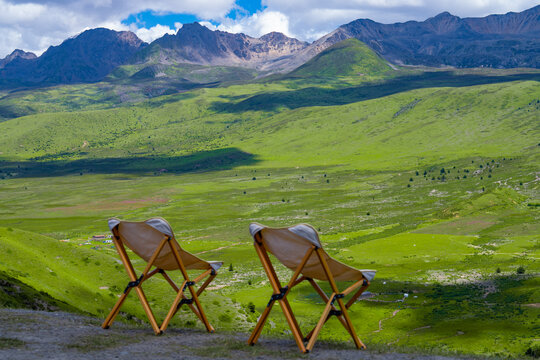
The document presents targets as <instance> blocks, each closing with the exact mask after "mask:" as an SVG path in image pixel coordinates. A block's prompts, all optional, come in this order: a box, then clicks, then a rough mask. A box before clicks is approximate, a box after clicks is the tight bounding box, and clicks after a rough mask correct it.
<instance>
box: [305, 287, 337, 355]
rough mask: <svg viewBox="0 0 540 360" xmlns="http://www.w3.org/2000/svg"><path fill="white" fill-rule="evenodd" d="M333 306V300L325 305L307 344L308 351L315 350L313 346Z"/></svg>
mask: <svg viewBox="0 0 540 360" xmlns="http://www.w3.org/2000/svg"><path fill="white" fill-rule="evenodd" d="M334 295H335V293H334V294H332V296H331V299H333V298H334ZM331 308H332V301H328V302H327V303H326V306H325V307H324V311H323V313H322V315H321V318H320V319H319V322H318V323H317V326H315V329H313V333H312V335H311V338H310V339H309V342H308V344H307V346H306V349H307V350H308V351H311V350H313V346H314V345H315V341H317V336H319V333H320V332H321V329H322V327H323V325H324V323H325V322H326V319H327V318H328V315H329V314H330V309H331Z"/></svg>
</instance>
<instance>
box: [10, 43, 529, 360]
mask: <svg viewBox="0 0 540 360" xmlns="http://www.w3.org/2000/svg"><path fill="white" fill-rule="evenodd" d="M354 46H356V45H354ZM346 50H347V51H348V50H350V49H349V48H347V49H346ZM357 50H358V49H357ZM361 50H362V48H360V50H359V51H361ZM330 55H331V54H330ZM324 56H328V54H322V56H321V57H324ZM354 56H355V53H354V52H353V53H351V57H352V58H354ZM371 60H373V61H374V63H370V64H371V65H369V64H368V65H369V66H375V67H376V66H378V65H381V64H379V63H378V61H380V59H378V58H373V59H371ZM320 61H324V60H320ZM323 64H324V63H323ZM319 65H320V64H317V63H315V64H313V63H308V64H306V65H305V67H304V70H302V68H300V69H299V70H298V71H297V73H293V74H292V75H291V76H289V77H278V76H274V77H271V78H268V79H266V80H261V79H259V80H256V81H252V82H246V83H244V84H236V85H228V86H225V85H226V84H222V86H218V87H205V88H200V89H194V90H191V91H187V92H183V93H176V94H172V95H166V96H158V97H155V98H153V99H151V100H146V101H139V100H141V99H139V100H137V101H136V102H134V103H130V105H126V104H125V103H122V104H123V105H122V106H119V107H117V105H119V104H120V103H121V101H120V100H118V99H116V98H114V96H116V95H112V93H111V94H110V95H111V98H110V99H111V100H110V103H107V101H109V100H104V98H103V97H105V96H108V95H107V94H108V93H107V91H108V90H106V89H105V88H103V90H104V91H98V90H96V89H98V87H100V86H106V85H105V83H99V84H91V85H75V86H71V87H57V88H49V89H45V90H33V91H26V92H20V93H19V94H18V95H17V93H12V94H6V95H5V97H4V98H2V99H0V110H1V109H6V106H8V105H9V104H11V105H10V106H13V107H12V108H10V109H11V110H13V112H12V113H11V115H10V116H6V117H5V121H3V122H1V123H0V133H1V134H2V138H1V140H0V254H2V255H1V257H0V280H3V281H7V280H6V279H14V280H13V281H18V282H21V283H22V284H25V286H28V287H30V288H32V289H34V290H35V291H36V293H39V292H42V294H41V295H42V296H44V297H45V298H47V299H48V298H52V299H54V301H57V302H58V303H59V304H61V305H58V306H59V307H61V308H67V309H70V310H72V311H80V312H85V313H89V314H92V315H94V316H97V317H101V318H103V317H104V316H105V315H106V314H107V312H108V311H109V309H110V308H111V307H112V305H113V304H114V302H115V300H116V299H117V296H118V295H119V294H120V293H121V292H122V291H123V290H124V287H125V285H126V284H127V281H128V279H127V276H126V274H125V273H124V270H123V268H122V266H121V264H120V263H119V261H118V257H117V255H116V253H115V250H114V249H113V248H112V247H111V244H106V243H103V242H97V241H91V240H89V239H90V238H91V237H92V236H93V235H96V234H107V233H108V228H107V222H106V220H107V218H109V217H112V216H116V217H119V218H122V219H128V220H142V219H147V218H149V217H152V216H161V217H164V218H166V219H167V220H168V221H169V222H170V223H171V224H172V226H173V229H174V230H175V233H176V237H177V238H178V239H179V241H180V244H181V245H182V246H183V247H184V248H185V249H187V250H188V251H191V252H193V253H195V254H198V255H199V256H200V257H202V258H204V259H208V260H222V261H224V262H225V265H224V267H223V268H222V269H221V270H220V273H219V276H218V277H217V278H216V280H215V282H214V283H213V284H212V288H210V289H209V291H208V292H206V293H205V295H204V296H203V304H204V306H205V307H206V309H207V311H208V313H209V318H210V321H211V323H212V324H213V325H214V327H215V328H216V330H217V331H223V332H227V331H243V332H249V331H250V330H251V328H252V327H253V326H254V324H255V322H256V319H257V316H258V315H259V314H260V312H262V311H263V309H264V307H265V306H266V304H267V303H268V300H269V297H270V295H271V291H270V287H269V285H268V282H267V279H266V278H265V276H264V272H263V270H262V268H261V266H260V263H259V261H258V259H257V257H256V254H255V251H254V249H253V247H252V240H251V239H250V236H249V233H248V225H249V223H250V222H252V221H257V222H260V223H263V224H267V225H270V226H286V225H292V224H296V223H301V222H305V223H310V224H312V225H313V226H314V227H315V228H316V229H317V230H318V231H319V233H320V234H321V238H322V241H323V244H324V246H325V248H326V250H327V251H328V252H329V253H330V254H331V255H332V256H334V257H336V258H337V259H339V260H341V261H343V262H346V263H348V264H351V265H352V266H355V267H357V268H360V269H376V270H377V271H378V273H377V277H376V278H375V280H374V281H373V283H372V286H371V287H370V289H369V292H370V293H369V294H367V295H366V296H365V297H364V298H362V299H361V301H359V302H358V304H356V305H355V306H354V307H352V311H351V315H352V318H353V322H354V324H355V326H356V327H357V330H358V332H359V335H360V337H361V338H362V340H363V341H364V342H365V343H366V344H367V346H368V347H371V348H374V349H381V350H384V349H387V348H389V347H390V348H391V349H398V350H400V351H417V352H427V353H433V354H438V353H443V354H448V353H450V354H465V355H471V354H475V355H486V356H499V357H512V358H515V357H523V356H525V353H526V351H527V349H529V348H530V347H532V346H536V345H535V344H536V343H537V341H538V338H539V337H540V333H539V328H538V318H539V316H540V310H539V307H538V304H539V302H540V291H539V290H538V289H539V288H540V287H539V285H540V284H539V280H538V279H539V278H538V273H539V271H540V269H539V265H538V257H539V249H540V245H539V241H540V236H539V234H540V232H539V230H540V229H539V223H540V222H539V217H540V213H539V211H540V209H539V207H538V204H539V203H540V196H539V194H540V193H539V186H540V182H539V180H538V179H539V176H540V175H539V173H538V166H539V164H540V158H539V154H540V146H539V145H540V144H539V140H538V139H539V134H540V128H539V124H540V122H539V119H540V116H539V115H540V87H539V86H538V73H537V72H534V71H529V72H528V71H524V70H516V71H512V72H508V71H507V72H494V71H493V70H490V71H488V70H474V71H473V70H470V71H461V70H460V71H455V72H450V71H422V70H420V69H400V70H392V69H390V70H388V69H387V68H386V67H387V65H385V64H382V65H384V66H385V68H384V71H383V70H382V68H380V69H381V71H382V73H381V74H378V73H376V71H375V70H373V69H372V70H370V71H373V72H374V73H375V75H377V76H379V77H378V78H377V79H375V78H372V79H357V78H356V77H355V75H354V74H355V73H356V72H358V71H363V70H361V69H360V68H356V67H352V70H351V71H349V72H346V73H343V74H335V73H329V74H326V73H321V74H318V76H317V77H316V78H314V79H311V80H310V77H309V76H307V75H306V74H305V73H302V71H307V74H308V75H309V74H310V73H313V72H316V69H318V66H319ZM382 65H381V66H382ZM366 66H367V65H366ZM327 68H328V67H327V66H322V69H323V70H324V69H327ZM305 69H308V70H309V69H311V70H309V71H308V70H305ZM370 69H371V68H370ZM141 70H143V69H139V68H122V69H119V70H117V71H118V73H113V75H111V76H112V77H113V78H114V79H111V81H112V82H114V81H117V82H121V81H124V82H125V83H124V85H123V86H127V85H126V84H127V82H128V80H126V79H129V78H131V77H133V76H135V74H137V72H139V71H141ZM150 70H152V69H150ZM150 70H148V71H150ZM154 70H156V69H154ZM157 70H159V71H161V70H163V71H165V72H167V71H168V72H172V71H173V70H174V69H157ZM176 70H177V71H178V72H179V73H180V72H181V71H184V72H186V73H187V72H189V73H190V74H192V72H193V71H195V70H201V69H186V68H182V69H176ZM203 70H204V69H203ZM330 70H332V71H334V70H336V69H330ZM205 71H210V70H205ZM212 71H216V72H217V73H218V75H219V74H222V75H223V74H228V75H227V76H232V75H231V73H227V71H228V70H227V69H221V70H220V69H217V70H212ZM386 71H389V74H391V75H388V74H386ZM202 73H204V71H203V72H202ZM182 74H184V73H182ZM351 74H352V75H351ZM139 75H140V76H142V75H144V73H143V74H139ZM214 75H215V74H214ZM214 75H212V76H214ZM293 75H294V76H293ZM209 76H210V75H209ZM216 76H217V75H216ZM246 76H247V75H246ZM326 76H338V77H339V76H342V78H341V80H342V81H341V82H340V81H337V80H328V79H327V78H325V77H326ZM359 78H361V76H359ZM201 81H202V80H201ZM310 81H312V82H311V83H310ZM111 91H112V92H114V91H116V90H114V89H113V90H111ZM71 95H72V96H73V103H72V104H71V105H69V101H71V100H67V98H68V97H69V96H71ZM79 97H80V98H79ZM55 98H57V99H58V101H56V100H55ZM117 100H118V101H117ZM31 103H34V104H35V107H34V108H29V110H28V112H27V114H29V115H26V116H19V115H20V114H23V113H18V112H17V111H20V110H21V109H24V108H25V106H30V105H28V104H31ZM11 110H10V111H11ZM15 110H16V111H15ZM24 114H26V113H24ZM134 264H135V267H136V268H137V269H138V271H141V270H142V268H143V267H144V263H143V262H142V261H141V260H135V261H134ZM277 272H278V275H279V276H280V277H281V278H282V279H283V281H284V282H285V281H287V280H288V277H289V276H290V275H291V273H290V271H289V270H287V269H285V268H283V267H281V266H278V265H277ZM0 284H1V282H0ZM345 285H346V284H340V286H345ZM144 288H145V290H146V291H147V294H148V297H149V300H150V303H151V305H152V306H153V308H154V311H155V314H156V316H157V317H158V320H159V319H163V317H164V316H165V315H166V313H167V311H168V307H167V305H168V304H169V303H170V302H171V301H172V299H173V297H174V293H173V292H172V290H171V289H170V288H169V286H168V285H167V283H166V282H165V281H164V280H163V279H161V278H159V277H157V276H156V277H155V278H152V279H151V280H149V281H148V282H147V283H145V286H144ZM324 288H325V289H327V290H328V288H327V287H324ZM25 296H26V297H28V296H31V295H25ZM291 296H292V297H291V305H292V307H293V308H294V309H295V310H296V311H298V313H297V314H298V320H299V323H300V325H301V326H302V328H303V329H306V331H308V330H309V329H310V328H311V327H313V326H314V325H315V323H316V321H317V319H318V318H319V314H320V312H321V311H322V308H323V304H322V302H321V301H320V300H319V299H318V298H317V296H316V294H314V293H313V292H312V291H310V288H309V287H308V286H307V285H300V286H298V288H295V289H294V290H293V291H292V293H291ZM6 299H7V298H6V297H4V296H0V301H1V305H2V306H23V304H24V302H23V300H20V302H19V303H18V302H17V301H19V300H17V301H14V300H12V301H8V300H6ZM17 299H19V298H17ZM51 301H52V300H51ZM224 309H225V310H224ZM138 319H139V320H142V321H144V319H145V316H144V312H143V310H142V308H141V307H140V305H139V304H138V301H137V298H136V297H135V296H133V297H131V298H130V299H129V300H128V301H127V303H126V305H125V307H124V308H123V312H122V313H121V319H120V321H138ZM171 326H178V327H180V326H181V327H197V328H201V326H200V324H199V323H197V322H196V321H195V318H194V317H193V316H192V315H191V314H189V313H187V312H181V313H180V315H179V316H177V317H176V318H175V320H174V321H173V323H172V324H171ZM110 331H114V326H113V329H111V330H110ZM148 331H151V329H150V327H149V328H148ZM165 336H166V335H165ZM263 336H289V333H288V328H287V326H286V322H285V321H283V317H282V315H281V314H280V310H279V309H278V308H276V309H275V310H274V312H273V314H272V315H271V318H270V321H269V326H267V327H266V328H265V330H264V333H263ZM320 336H321V338H322V339H325V340H336V341H344V342H346V345H345V346H348V347H351V348H352V343H351V342H350V340H349V339H347V336H346V332H345V330H344V329H342V328H341V325H340V324H339V323H338V322H337V321H335V320H332V321H330V322H329V324H328V326H326V327H325V328H324V329H323V331H322V333H321V335H320ZM291 341H293V340H292V337H291Z"/></svg>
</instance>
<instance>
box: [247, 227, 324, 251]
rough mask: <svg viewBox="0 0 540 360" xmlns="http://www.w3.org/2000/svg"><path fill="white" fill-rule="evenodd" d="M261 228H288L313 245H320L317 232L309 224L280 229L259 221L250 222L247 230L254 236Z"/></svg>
mask: <svg viewBox="0 0 540 360" xmlns="http://www.w3.org/2000/svg"><path fill="white" fill-rule="evenodd" d="M263 229H269V230H270V231H271V230H288V231H290V232H292V233H293V234H295V235H298V236H300V237H301V238H303V239H305V240H307V241H309V242H310V243H312V244H313V245H315V246H317V247H319V248H320V247H322V246H321V242H320V240H319V234H317V231H316V230H315V229H314V228H313V227H312V226H311V225H308V224H298V225H294V226H291V227H288V228H281V229H273V228H269V227H268V226H265V225H262V224H259V223H251V224H250V225H249V232H250V233H251V236H253V237H255V235H256V234H257V233H258V232H260V231H261V230H263Z"/></svg>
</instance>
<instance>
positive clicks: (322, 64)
mask: <svg viewBox="0 0 540 360" xmlns="http://www.w3.org/2000/svg"><path fill="white" fill-rule="evenodd" d="M389 72H392V68H391V67H390V65H388V62H387V61H386V60H384V59H382V58H381V57H380V56H378V55H377V54H376V53H375V52H373V50H371V49H370V48H369V47H368V46H367V45H366V44H364V43H362V42H361V41H360V40H358V39H347V40H344V41H341V42H339V43H337V44H335V45H333V46H331V47H329V48H328V49H326V50H324V51H322V52H321V53H320V54H317V55H316V56H315V57H314V58H313V59H311V60H309V61H308V62H307V63H305V64H304V65H302V66H300V67H299V68H298V69H296V70H294V71H292V72H291V73H290V74H288V75H287V76H288V77H292V78H296V77H308V78H312V77H342V76H380V75H384V74H386V73H389Z"/></svg>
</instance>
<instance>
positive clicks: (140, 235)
mask: <svg viewBox="0 0 540 360" xmlns="http://www.w3.org/2000/svg"><path fill="white" fill-rule="evenodd" d="M109 228H110V229H111V232H112V234H113V242H114V245H115V247H116V250H117V251H118V254H119V255H120V259H121V260H122V263H123V264H124V267H125V268H126V271H127V273H128V276H129V279H130V282H129V283H128V285H127V287H126V289H125V290H124V293H123V294H122V295H121V296H120V298H119V299H118V301H117V302H116V304H115V305H114V307H113V309H112V310H111V312H110V314H109V315H108V316H107V318H106V319H105V321H104V322H103V324H102V327H103V328H104V329H108V328H109V327H110V326H111V324H112V323H113V321H114V318H115V317H116V315H118V312H119V311H120V307H121V306H122V304H123V303H124V300H125V299H126V297H127V296H128V294H129V293H130V291H131V290H132V289H135V291H136V292H137V295H138V296H139V300H140V301H141V304H142V306H143V308H144V311H145V312H146V316H147V317H148V320H149V321H150V324H151V325H152V328H153V329H154V332H155V333H156V335H159V334H161V333H162V332H163V331H165V329H166V328H167V326H168V325H169V322H170V321H171V319H172V317H173V316H174V315H175V314H176V312H177V311H178V310H179V309H180V307H181V306H182V305H184V304H186V305H188V306H189V308H190V309H191V311H193V312H194V313H195V315H197V317H198V318H199V319H200V320H201V322H202V323H203V324H204V325H205V327H206V329H207V330H208V332H214V328H213V327H212V326H211V325H210V323H209V322H208V319H207V318H206V315H205V313H204V311H203V308H202V306H201V303H200V301H199V295H200V294H201V293H202V292H203V290H204V289H205V288H206V287H207V286H208V284H210V282H211V281H212V280H213V279H214V278H215V277H216V275H217V270H218V269H219V268H220V267H221V265H222V264H223V263H222V262H218V261H204V260H202V259H199V258H198V257H196V256H195V255H192V254H190V253H189V252H187V251H185V250H183V249H182V248H181V247H180V245H179V244H178V242H177V241H176V239H175V237H174V233H173V231H172V229H171V226H170V225H169V223H168V222H167V221H165V220H164V219H162V218H152V219H148V220H146V221H143V222H129V221H121V220H118V219H115V218H112V219H109ZM124 245H125V246H127V247H128V248H130V249H131V250H132V251H133V252H134V253H135V254H137V255H138V256H140V257H141V258H142V259H143V260H144V261H146V262H147V265H146V267H145V269H144V270H143V272H142V274H141V275H140V276H139V277H137V275H136V273H135V269H134V268H133V265H132V264H131V261H130V259H129V257H128V254H127V252H126V249H125V247H124ZM152 266H154V267H155V269H154V270H152V271H150V269H151V268H152ZM165 270H167V271H169V270H180V272H181V273H182V276H183V278H184V281H183V282H182V284H181V285H180V286H177V285H176V284H175V283H174V282H173V281H172V279H171V277H170V276H169V275H168V274H167V273H166V272H165ZM187 270H202V271H203V272H202V273H201V274H200V275H199V276H197V277H196V278H195V279H193V280H191V279H190V278H189V275H188V273H187ZM158 273H159V274H161V275H162V276H163V277H164V278H165V280H167V282H168V283H169V284H170V285H171V287H172V288H173V289H174V290H175V291H176V293H177V294H176V298H175V299H174V301H173V303H172V305H171V308H170V310H169V313H168V314H167V316H166V318H165V320H164V321H163V324H162V325H161V326H158V324H157V322H156V318H155V316H154V314H153V312H152V309H151V308H150V304H149V303H148V300H147V299H146V296H145V294H144V291H143V289H142V284H143V282H144V281H146V280H148V279H149V278H151V277H152V276H154V275H156V274H158ZM207 276H208V278H207V279H206V281H204V282H203V283H202V285H201V286H200V287H199V288H198V289H197V290H195V288H194V286H195V285H196V284H197V283H199V282H200V281H201V280H203V279H204V278H206V277H207ZM186 288H187V289H189V292H190V293H191V298H187V297H186V295H185V294H186V292H185V290H186Z"/></svg>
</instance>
